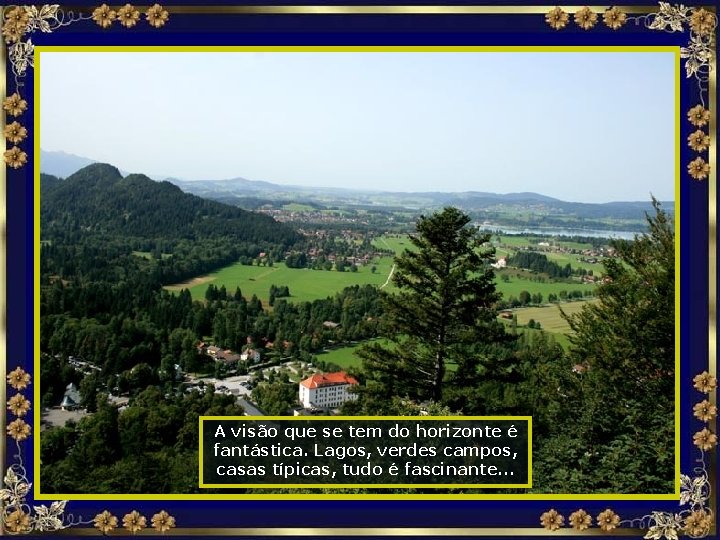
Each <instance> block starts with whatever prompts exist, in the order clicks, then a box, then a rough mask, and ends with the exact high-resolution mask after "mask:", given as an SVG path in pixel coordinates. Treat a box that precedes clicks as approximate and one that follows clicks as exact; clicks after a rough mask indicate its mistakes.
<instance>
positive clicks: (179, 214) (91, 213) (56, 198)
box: [41, 163, 299, 245]
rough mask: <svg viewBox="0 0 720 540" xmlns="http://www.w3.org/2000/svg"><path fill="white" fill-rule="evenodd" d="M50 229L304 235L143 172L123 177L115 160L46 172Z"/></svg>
mask: <svg viewBox="0 0 720 540" xmlns="http://www.w3.org/2000/svg"><path fill="white" fill-rule="evenodd" d="M41 220H42V223H43V228H44V230H46V231H52V230H62V229H63V228H65V229H68V228H69V229H73V230H81V231H84V232H90V233H93V232H94V233H98V234H104V235H110V236H124V237H139V238H167V239H189V240H201V239H203V238H208V237H215V238H217V237H227V238H232V239H235V240H237V241H245V242H271V243H275V244H284V245H290V244H292V243H294V242H296V241H297V240H299V235H298V234H297V233H296V232H295V231H293V230H292V229H291V228H290V227H288V226H286V225H283V224H281V223H278V222H276V221H275V220H274V219H272V218H271V217H269V216H266V215H263V214H257V213H254V212H248V211H246V210H242V209H240V208H237V207H234V206H228V205H226V204H222V203H219V202H216V201H211V200H207V199H202V198H200V197H197V196H195V195H191V194H187V193H183V192H182V191H181V190H180V188H178V187H177V186H174V185H173V184H171V183H170V182H156V181H154V180H151V179H150V178H148V177H147V176H145V175H142V174H131V175H128V176H125V177H123V175H122V174H120V171H118V169H116V168H115V167H113V166H112V165H106V164H101V163H95V164H92V165H88V166H86V167H84V168H83V169H81V170H79V171H77V172H76V173H74V174H72V175H70V176H69V177H68V178H67V179H65V180H59V179H57V177H53V176H51V175H42V176H41Z"/></svg>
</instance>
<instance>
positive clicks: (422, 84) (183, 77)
mask: <svg viewBox="0 0 720 540" xmlns="http://www.w3.org/2000/svg"><path fill="white" fill-rule="evenodd" d="M675 62H676V58H675V55H674V54H673V53H668V52H659V53H648V52H644V53H561V52H555V53H549V52H514V53H497V52H467V53H463V52H413V53H407V52H404V53H400V52H302V53H300V52H224V53H211V52H202V53H180V52H174V53H159V52H158V53H155V52H153V53H151V52H133V53H131V52H123V53H120V52H118V53H114V54H96V53H90V52H43V55H42V69H41V72H40V78H39V81H40V93H39V97H40V99H39V101H38V103H37V105H36V106H37V110H38V114H39V115H40V128H41V129H40V146H41V148H42V151H41V153H40V161H39V163H40V175H39V194H40V199H39V208H38V209H37V211H38V213H39V220H40V221H39V222H40V235H39V238H40V246H39V250H40V256H39V268H37V269H36V279H37V280H38V281H39V290H40V295H39V298H38V299H37V300H36V301H38V302H39V310H40V326H39V332H38V335H37V337H36V339H38V340H39V353H40V355H39V358H40V363H39V366H40V372H39V373H37V374H36V378H37V379H39V387H40V389H39V392H40V402H39V403H38V409H40V408H41V411H40V412H39V419H40V424H39V425H38V428H37V431H38V432H39V438H40V441H39V445H40V449H39V458H40V461H41V465H40V471H41V478H40V479H39V480H37V479H36V482H38V481H39V482H40V485H41V490H42V493H43V494H54V493H57V494H157V493H169V494H172V493H177V494H202V493H212V492H215V493H217V492H222V490H217V489H215V490H207V489H200V488H199V485H198V481H199V480H198V418H199V417H200V416H202V415H210V416H221V415H243V414H247V415H252V416H265V415H266V416H293V415H296V416H297V415H311V416H314V415H317V416H333V415H345V416H421V415H443V416H452V415H458V416H485V415H487V416H506V415H514V416H523V415H527V416H532V417H533V434H532V442H533V445H532V454H533V471H532V479H533V487H532V488H530V489H511V490H506V491H507V492H512V493H544V494H550V493H565V494H568V493H573V494H598V493H613V494H618V493H623V494H662V493H672V492H674V491H675V482H676V477H677V474H678V471H676V468H675V467H676V434H675V426H676V418H675V414H676V403H675V385H676V334H675V333H676V320H677V317H676V315H677V313H676V305H677V304H676V300H677V299H676V290H677V289H676V276H677V274H676V252H677V251H676V248H677V246H676V233H677V230H676V220H675V214H676V211H677V208H678V206H677V203H678V201H677V195H676V193H677V191H676V182H675V171H676V169H677V164H676V163H675V146H676V131H675V122H676V120H675V118H676V116H677V114H676V96H675V93H674V92H675V83H674V77H675V68H676V66H675ZM135 74H142V76H141V77H139V76H138V77H136V76H135ZM188 79H191V81H190V82H189V81H188ZM237 491H238V490H235V491H234V492H237ZM247 491H248V492H252V493H255V492H257V493H269V492H280V491H282V492H291V491H292V490H289V489H285V490H279V489H273V490H261V489H254V490H247ZM295 491H299V490H295ZM305 491H308V492H309V491H311V490H305ZM325 491H327V492H328V493H335V492H336V491H337V490H336V491H332V490H325ZM407 491H408V490H403V492H407ZM417 491H418V492H423V493H430V492H433V490H429V489H426V490H417ZM435 491H437V490H435ZM465 491H466V492H468V493H470V492H472V490H465ZM475 491H477V490H475ZM312 492H317V493H321V492H323V490H318V489H315V490H313V491H312ZM375 492H382V493H387V492H388V490H387V489H386V490H381V489H377V490H375ZM455 492H456V493H463V492H464V490H462V489H458V490H455Z"/></svg>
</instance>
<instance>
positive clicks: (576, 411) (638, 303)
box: [538, 200, 676, 493]
mask: <svg viewBox="0 0 720 540" xmlns="http://www.w3.org/2000/svg"><path fill="white" fill-rule="evenodd" d="M653 205H654V207H655V215H654V216H648V218H647V219H648V232H647V233H646V234H643V235H641V236H639V237H636V238H635V240H633V241H614V242H613V247H614V248H615V251H616V258H612V259H609V260H607V261H606V262H605V278H604V282H603V284H602V285H600V286H599V287H598V288H597V290H596V296H597V298H598V300H597V302H594V303H591V304H587V305H586V306H585V307H584V309H583V310H582V311H581V312H580V313H579V314H577V315H574V316H569V317H567V320H568V322H569V323H570V326H571V329H572V330H573V334H572V335H571V336H570V341H571V344H572V345H571V350H570V364H569V365H568V366H567V371H568V372H570V367H571V366H573V365H574V366H575V368H574V369H573V371H574V372H575V373H573V374H572V375H573V377H571V380H569V381H568V380H566V381H564V382H562V383H559V384H561V386H562V394H563V396H564V397H563V398H562V400H561V401H560V402H559V403H558V405H559V407H558V408H557V415H558V416H557V420H558V423H557V426H558V427H557V430H556V432H555V433H554V434H552V439H553V442H552V443H550V444H549V445H548V446H547V447H546V448H544V449H543V450H542V451H541V453H540V457H539V460H538V464H539V465H540V466H542V464H543V463H547V462H548V460H552V459H555V458H556V456H562V461H563V468H564V469H565V472H567V471H568V470H573V471H574V472H573V474H575V475H577V476H578V477H579V478H582V489H584V490H590V489H592V490H606V491H608V492H612V493H618V492H628V493H662V492H671V491H672V490H673V481H674V477H675V470H674V468H675V454H674V442H675V332H676V329H675V238H674V231H673V224H672V220H671V219H670V217H669V216H668V215H667V214H666V213H665V212H664V211H662V209H661V207H660V204H659V203H658V202H657V201H655V200H653ZM569 417H572V418H573V420H572V422H567V421H566V420H567V418H569ZM561 419H562V420H561ZM561 421H562V424H560V422H561ZM561 425H562V427H560V426H561ZM543 446H544V445H543ZM553 468H554V466H548V467H547V470H552V469H553ZM543 474H544V473H543ZM541 476H542V475H541ZM556 476H557V480H556V481H555V482H549V483H548V485H547V486H544V487H545V488H547V489H550V490H557V491H562V492H566V493H570V492H572V491H568V490H572V489H575V488H577V487H578V485H572V484H569V483H568V482H569V480H568V478H569V476H568V475H567V474H566V475H564V476H563V471H560V472H559V474H557V475H556ZM570 476H572V475H570ZM563 478H565V479H563ZM546 480H550V479H549V478H546Z"/></svg>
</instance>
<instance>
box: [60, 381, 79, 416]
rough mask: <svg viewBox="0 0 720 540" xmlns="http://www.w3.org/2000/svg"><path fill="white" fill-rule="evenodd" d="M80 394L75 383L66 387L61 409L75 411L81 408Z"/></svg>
mask: <svg viewBox="0 0 720 540" xmlns="http://www.w3.org/2000/svg"><path fill="white" fill-rule="evenodd" d="M80 401H81V397H80V392H79V391H78V388H77V386H75V384H74V383H70V384H68V385H67V386H66V387H65V395H64V396H63V400H62V403H60V408H61V409H62V410H63V411H74V410H75V409H77V408H79V407H80Z"/></svg>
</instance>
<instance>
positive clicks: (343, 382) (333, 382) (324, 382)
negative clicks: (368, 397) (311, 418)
mask: <svg viewBox="0 0 720 540" xmlns="http://www.w3.org/2000/svg"><path fill="white" fill-rule="evenodd" d="M357 384H358V382H357V380H356V379H355V378H354V377H351V376H350V375H348V374H347V373H345V372H344V371H337V372H335V373H316V374H315V375H313V376H312V377H308V378H307V379H305V380H303V381H300V403H302V405H303V407H305V408H312V407H317V408H330V407H339V406H340V405H342V404H343V403H345V402H346V401H350V400H351V399H357V394H352V393H350V392H348V390H349V389H350V388H352V387H353V386H356V385H357Z"/></svg>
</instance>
